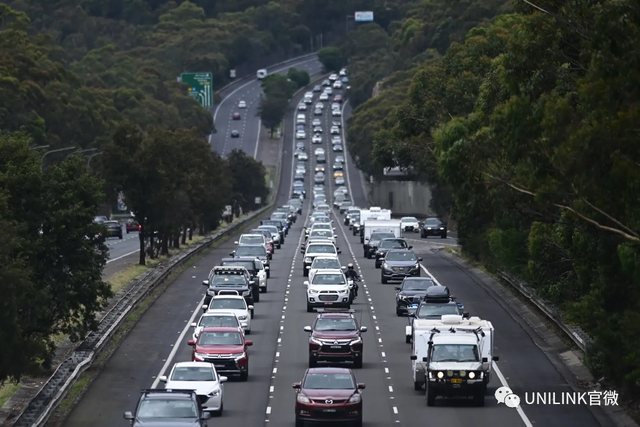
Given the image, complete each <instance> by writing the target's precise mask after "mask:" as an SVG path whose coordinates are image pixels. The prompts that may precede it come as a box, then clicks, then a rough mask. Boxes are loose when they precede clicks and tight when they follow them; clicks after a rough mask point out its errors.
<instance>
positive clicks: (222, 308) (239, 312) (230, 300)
mask: <svg viewBox="0 0 640 427" xmlns="http://www.w3.org/2000/svg"><path fill="white" fill-rule="evenodd" d="M220 292H224V293H227V292H228V293H229V294H228V295H225V294H222V295H221V294H218V295H216V296H215V297H213V298H211V301H210V302H209V305H206V304H205V305H203V306H202V309H203V310H204V312H205V313H233V314H235V315H236V317H237V318H238V320H239V321H240V325H241V326H242V329H244V333H245V334H247V335H248V334H250V333H251V319H253V306H252V305H249V306H248V305H247V302H246V301H245V300H244V298H243V297H241V296H240V295H237V293H238V292H237V291H220ZM232 292H235V293H236V295H233V294H231V293H232Z"/></svg>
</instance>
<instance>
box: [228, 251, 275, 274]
mask: <svg viewBox="0 0 640 427" xmlns="http://www.w3.org/2000/svg"><path fill="white" fill-rule="evenodd" d="M229 256H230V257H233V258H258V259H259V260H260V261H262V263H263V264H264V266H265V267H269V268H271V263H270V262H269V258H271V256H270V254H269V251H268V250H267V247H266V246H265V245H263V244H258V245H248V244H247V245H245V244H240V245H238V246H236V249H235V250H234V251H233V252H230V253H229ZM268 271H269V272H271V270H268ZM270 276H271V274H269V277H270Z"/></svg>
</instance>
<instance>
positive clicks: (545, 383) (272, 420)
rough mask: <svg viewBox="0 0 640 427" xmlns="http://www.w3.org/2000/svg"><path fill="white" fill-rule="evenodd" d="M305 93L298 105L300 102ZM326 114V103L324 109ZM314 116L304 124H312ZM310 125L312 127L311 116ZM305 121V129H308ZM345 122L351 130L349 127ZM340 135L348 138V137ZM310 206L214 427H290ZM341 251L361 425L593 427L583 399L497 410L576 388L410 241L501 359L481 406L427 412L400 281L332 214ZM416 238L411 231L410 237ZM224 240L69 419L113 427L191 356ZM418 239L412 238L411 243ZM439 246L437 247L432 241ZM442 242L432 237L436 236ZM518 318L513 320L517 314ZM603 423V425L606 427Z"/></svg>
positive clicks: (260, 309) (457, 275)
mask: <svg viewBox="0 0 640 427" xmlns="http://www.w3.org/2000/svg"><path fill="white" fill-rule="evenodd" d="M297 101H298V99H295V100H294V105H295V104H297ZM325 110H330V108H329V107H328V106H327V107H325ZM296 113H297V112H295V111H294V110H293V109H292V110H291V111H289V112H288V115H287V125H286V128H285V142H284V147H285V150H284V156H285V157H284V159H283V160H284V161H283V163H282V164H283V171H282V172H283V176H282V179H281V185H280V188H279V194H278V204H280V205H281V204H284V203H285V202H286V200H287V199H288V195H289V191H290V185H291V180H292V175H291V172H292V169H293V165H294V159H293V147H294V140H293V134H294V132H293V129H294V128H295V126H294V119H295V114H296ZM311 113H312V111H308V112H307V114H308V116H309V122H310V121H311V120H312V119H313V116H311ZM328 114H330V112H329V111H327V112H325V116H324V117H323V121H324V122H325V125H324V126H323V127H324V129H325V134H324V135H325V143H324V145H323V148H324V149H325V151H326V152H327V154H328V162H327V167H328V169H329V170H330V169H331V166H332V164H333V159H334V158H335V155H334V154H335V153H332V152H331V147H330V145H329V144H327V143H326V139H328V138H330V136H329V135H328V130H329V126H328V124H330V122H331V121H332V118H331V117H328V116H327V115H328ZM309 124H310V123H309ZM308 127H309V126H307V128H308ZM343 129H344V126H343ZM343 139H344V135H343ZM317 147H318V145H312V144H311V142H310V141H308V142H307V150H309V151H310V154H311V155H310V156H309V157H310V161H309V163H310V165H309V166H310V167H309V170H308V173H307V179H308V194H310V193H311V187H312V181H313V167H314V160H313V159H314V158H315V156H313V150H315V148H317ZM352 165H353V164H352V163H351V162H350V159H349V163H348V169H347V173H346V177H347V184H348V187H349V191H350V193H351V194H352V195H353V199H354V202H355V203H356V204H358V205H360V206H367V202H366V198H365V196H364V193H363V190H362V185H361V181H359V180H360V174H359V173H357V171H356V170H355V168H353V166H352ZM326 186H327V192H326V193H327V195H329V197H331V195H332V194H333V182H332V179H331V175H329V174H328V179H327V184H326ZM308 204H309V203H308V202H306V203H305V209H304V212H303V217H299V219H298V221H297V223H295V224H294V225H293V227H292V229H291V231H290V233H289V236H288V237H287V241H286V243H285V244H284V245H283V247H282V249H281V250H278V251H276V253H275V256H274V259H273V261H272V277H271V279H269V292H268V293H267V294H263V295H262V296H261V300H260V302H259V303H257V304H256V309H255V311H256V315H255V319H254V320H253V322H252V323H253V324H252V334H251V335H250V336H249V338H250V339H251V340H252V341H253V342H254V345H253V347H251V348H250V353H249V354H250V373H249V381H248V383H241V382H234V381H231V382H228V383H226V384H225V398H224V402H225V403H224V407H225V413H224V414H223V415H222V417H221V418H219V419H217V418H214V419H212V420H211V421H210V422H209V426H214V425H215V426H222V427H224V426H229V427H231V426H238V425H245V426H252V427H257V426H278V427H292V426H294V401H295V394H294V391H293V389H292V388H291V385H292V383H293V382H295V381H300V379H301V377H302V374H303V373H304V371H305V369H306V368H307V360H308V353H307V337H308V335H307V333H305V332H304V331H303V326H304V325H310V324H311V322H312V320H313V319H314V317H315V316H314V315H313V314H311V313H307V312H306V304H305V288H304V286H303V282H304V280H305V278H304V277H303V276H302V274H301V270H302V256H301V254H300V251H299V244H300V243H301V241H302V240H301V239H302V226H303V225H304V218H305V216H306V215H307V214H308V213H309V206H308ZM336 216H337V217H338V218H337V221H336V228H337V234H338V235H339V239H338V246H339V247H340V249H341V250H342V254H341V256H340V257H341V261H342V264H343V265H346V264H347V263H349V262H354V263H355V264H356V266H357V267H358V268H359V269H360V270H361V275H362V277H363V279H364V281H363V283H362V285H361V291H360V294H359V297H358V299H357V300H356V303H355V305H354V306H353V308H355V309H356V310H357V312H358V318H359V319H360V323H361V324H362V325H364V326H368V327H369V331H368V332H367V333H365V334H364V336H363V338H364V339H365V349H364V352H365V353H364V354H365V356H364V367H363V369H358V370H355V375H356V378H357V380H358V382H364V383H366V386H367V388H366V390H364V393H363V401H364V425H365V426H366V427H389V426H396V425H405V426H410V425H414V424H415V423H416V420H421V424H422V425H426V426H450V427H467V426H468V425H470V424H475V425H479V426H492V427H493V426H504V427H515V426H527V427H531V426H533V425H538V426H545V427H567V426H581V427H582V426H585V427H591V426H598V425H601V424H599V423H598V422H597V420H596V418H595V417H594V416H593V415H592V413H591V411H590V409H589V408H588V407H585V406H526V405H523V409H521V410H516V409H510V408H508V407H505V406H504V405H498V404H497V402H496V401H495V399H494V398H493V397H492V395H493V392H494V390H495V389H496V388H497V387H499V386H501V385H505V384H508V386H509V387H511V388H512V390H513V391H514V393H516V394H518V395H520V396H523V394H524V392H525V391H527V392H533V391H569V390H570V388H569V385H568V384H567V382H566V381H565V379H564V378H563V377H562V376H561V375H560V373H559V372H558V370H557V369H556V368H555V367H554V364H553V363H552V361H551V360H550V359H549V358H548V357H547V356H546V355H545V353H544V352H543V350H542V348H541V344H540V343H538V342H537V339H534V338H532V335H533V332H532V331H531V330H530V329H529V328H528V327H527V326H526V325H523V323H524V322H522V321H519V320H517V319H516V318H514V316H515V315H514V313H513V312H512V310H505V309H504V308H503V307H502V306H501V305H500V304H499V303H498V302H497V301H496V300H494V299H493V298H492V297H491V296H490V295H489V294H487V293H486V292H485V291H484V290H483V289H482V288H481V287H480V286H479V285H478V284H477V283H476V281H475V280H476V279H474V278H473V277H472V276H470V274H469V273H468V272H466V271H464V270H461V269H460V268H458V267H457V266H455V265H453V264H451V263H450V262H449V261H447V260H446V259H444V258H442V257H440V256H439V255H438V254H437V253H434V252H433V251H432V249H433V248H434V246H433V245H434V244H439V243H440V242H439V240H440V239H429V240H421V241H416V242H414V243H415V244H414V249H415V251H416V252H417V253H418V254H419V255H420V256H422V257H423V258H424V261H423V265H424V267H425V275H426V274H427V269H428V272H430V273H432V274H433V275H434V276H435V278H436V279H437V280H438V281H439V282H441V283H442V284H444V285H446V286H449V288H450V289H451V290H452V293H453V294H455V295H456V296H457V297H458V299H459V300H460V301H461V302H463V303H464V304H465V307H466V309H467V311H470V312H471V314H472V315H478V316H480V317H482V318H483V319H487V320H490V321H492V322H493V324H494V326H495V328H496V333H495V336H496V337H495V347H496V348H495V350H496V351H495V354H496V355H498V356H500V361H499V362H497V368H498V369H497V370H496V375H494V378H493V380H492V382H491V384H490V387H489V392H488V395H487V399H486V406H485V407H482V408H479V407H474V406H472V405H471V404H469V403H468V402H465V401H462V400H456V401H451V400H448V401H441V400H438V401H437V403H436V407H431V408H428V407H427V406H426V403H425V397H424V394H423V393H419V392H416V391H414V390H413V383H412V379H411V364H410V360H409V355H410V346H409V345H408V344H405V341H404V327H405V325H406V324H407V318H406V317H397V316H396V315H395V310H394V286H396V285H394V284H389V285H381V284H380V276H379V275H380V271H379V270H376V269H375V268H374V267H373V260H367V259H364V258H363V257H362V256H361V255H362V249H361V246H360V242H359V239H358V238H357V237H354V236H351V235H350V234H349V233H345V231H346V230H345V229H344V226H343V225H342V222H341V217H340V216H339V215H338V214H337V213H336ZM412 238H415V236H412ZM234 240H236V239H233V238H232V239H229V241H227V242H226V243H224V244H222V245H221V246H220V247H219V248H217V249H214V250H213V251H211V253H209V254H207V255H205V256H204V257H203V258H202V259H200V260H198V261H197V262H196V263H195V264H194V265H193V266H192V267H190V268H189V269H187V270H186V271H185V272H183V273H182V274H181V275H180V276H178V277H177V278H176V279H175V281H174V283H173V284H172V285H171V286H170V287H169V288H168V289H167V291H166V292H165V293H164V294H163V295H162V296H160V297H159V299H158V300H157V301H156V302H155V304H153V305H152V306H151V307H150V308H149V310H148V312H147V313H146V315H145V316H144V317H143V318H142V319H141V320H140V321H139V323H138V324H137V325H136V326H135V328H134V329H133V330H132V331H131V333H130V334H129V335H128V336H127V337H126V339H125V340H124V342H123V343H122V345H121V346H120V347H119V348H118V349H117V350H116V352H115V354H114V355H113V357H112V358H111V360H110V361H109V362H108V364H107V365H106V366H105V368H104V370H103V371H102V372H101V374H100V375H99V376H98V378H97V379H96V381H95V382H94V383H93V384H92V386H91V387H90V388H89V390H88V391H87V393H86V394H85V396H84V398H83V399H82V400H81V401H80V403H79V405H78V406H77V407H76V408H75V410H74V411H73V412H72V414H71V415H70V417H69V419H68V420H67V421H66V422H65V423H64V425H65V426H68V427H76V426H77V427H84V426H87V425H91V426H94V427H102V426H104V427H107V426H109V427H111V426H116V425H123V426H124V425H126V421H125V420H124V419H123V418H122V413H123V412H124V411H127V410H132V411H133V410H134V409H135V405H136V402H137V399H138V397H139V390H140V389H143V388H149V387H152V386H153V387H155V386H158V383H157V381H156V378H157V377H158V376H160V375H163V374H165V372H167V369H170V367H171V366H172V365H173V363H175V362H178V361H184V360H189V358H190V354H191V348H190V347H188V346H187V344H186V342H187V340H188V339H189V337H190V334H191V329H190V328H189V324H190V323H191V322H192V321H197V317H198V316H199V315H200V313H201V310H200V305H201V303H202V299H203V293H204V292H203V291H204V289H203V286H202V285H201V281H202V280H203V279H205V278H206V275H207V273H208V272H209V270H210V269H211V268H212V267H213V266H214V265H216V264H218V263H219V261H220V259H221V258H223V257H225V256H227V254H228V253H229V252H230V251H231V250H233V246H234V245H233V244H232V242H233V241H234ZM416 240H417V239H416ZM432 242H433V243H432ZM436 242H437V243H436ZM516 317H517V316H516ZM603 425H606V424H603Z"/></svg>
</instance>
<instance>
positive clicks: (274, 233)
mask: <svg viewBox="0 0 640 427" xmlns="http://www.w3.org/2000/svg"><path fill="white" fill-rule="evenodd" d="M258 230H266V231H268V232H269V233H271V239H272V241H273V245H274V246H275V247H276V249H280V248H282V241H281V238H280V232H279V231H278V227H276V226H275V225H260V226H259V227H258Z"/></svg>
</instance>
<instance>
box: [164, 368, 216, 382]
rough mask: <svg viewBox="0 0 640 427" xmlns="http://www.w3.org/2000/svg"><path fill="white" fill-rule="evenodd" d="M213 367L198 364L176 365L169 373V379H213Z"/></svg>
mask: <svg viewBox="0 0 640 427" xmlns="http://www.w3.org/2000/svg"><path fill="white" fill-rule="evenodd" d="M214 380H215V377H214V376H213V369H211V368H210V367H200V366H178V367H176V368H175V369H174V370H173V373H172V374H171V381H214Z"/></svg>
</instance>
